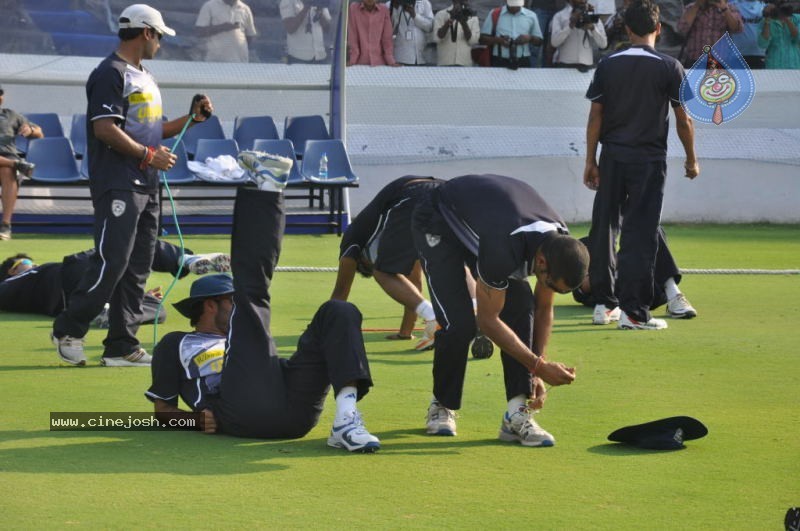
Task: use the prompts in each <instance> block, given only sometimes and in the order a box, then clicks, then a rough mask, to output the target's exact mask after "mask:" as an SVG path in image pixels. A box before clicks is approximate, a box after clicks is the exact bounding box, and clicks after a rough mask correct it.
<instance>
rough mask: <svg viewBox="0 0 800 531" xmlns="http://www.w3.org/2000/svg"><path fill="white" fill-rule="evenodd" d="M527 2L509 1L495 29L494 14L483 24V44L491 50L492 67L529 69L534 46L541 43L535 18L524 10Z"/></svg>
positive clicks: (528, 11)
mask: <svg viewBox="0 0 800 531" xmlns="http://www.w3.org/2000/svg"><path fill="white" fill-rule="evenodd" d="M524 5H525V0H506V5H505V6H503V7H502V9H501V10H500V16H499V17H498V18H497V25H496V26H495V24H494V20H493V19H492V12H489V16H488V17H486V20H485V21H484V22H483V28H481V38H480V43H481V44H486V45H489V46H491V47H492V66H501V67H506V68H511V69H516V68H530V67H531V66H532V65H531V48H530V47H531V45H534V46H538V45H540V44H541V43H542V30H541V28H540V27H539V19H537V18H536V14H535V13H534V12H533V11H531V10H529V9H525V8H524V7H523V6H524Z"/></svg>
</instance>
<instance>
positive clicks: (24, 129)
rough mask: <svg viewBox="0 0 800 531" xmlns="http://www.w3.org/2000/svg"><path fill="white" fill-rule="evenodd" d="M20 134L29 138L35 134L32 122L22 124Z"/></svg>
mask: <svg viewBox="0 0 800 531" xmlns="http://www.w3.org/2000/svg"><path fill="white" fill-rule="evenodd" d="M19 134H20V136H24V137H25V138H28V137H29V136H31V135H32V134H33V127H31V126H30V124H22V126H21V127H20V128H19Z"/></svg>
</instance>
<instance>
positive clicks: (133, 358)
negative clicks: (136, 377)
mask: <svg viewBox="0 0 800 531" xmlns="http://www.w3.org/2000/svg"><path fill="white" fill-rule="evenodd" d="M152 361H153V356H151V355H150V354H148V353H147V351H146V350H145V349H143V348H141V347H139V348H137V349H136V350H134V351H133V352H131V353H130V354H128V355H127V356H120V357H117V358H106V357H103V358H100V365H103V366H104V367H149V366H150V363H151V362H152Z"/></svg>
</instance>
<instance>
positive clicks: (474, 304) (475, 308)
mask: <svg viewBox="0 0 800 531" xmlns="http://www.w3.org/2000/svg"><path fill="white" fill-rule="evenodd" d="M477 312H478V299H472V313H477Z"/></svg>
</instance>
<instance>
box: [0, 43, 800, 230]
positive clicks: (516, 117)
mask: <svg viewBox="0 0 800 531" xmlns="http://www.w3.org/2000/svg"><path fill="white" fill-rule="evenodd" d="M96 64H97V60H96V59H87V58H74V57H61V58H58V57H52V56H22V55H2V54H0V73H1V74H0V83H2V84H3V85H4V88H5V90H6V94H7V96H6V104H5V105H6V106H7V107H10V108H13V109H15V110H18V111H20V112H57V113H58V114H59V115H60V116H61V117H62V122H64V127H65V131H68V128H69V119H70V116H71V115H72V114H73V113H80V112H85V105H86V103H85V94H84V83H85V80H86V78H87V76H88V75H89V73H90V72H91V70H92V68H94V66H95V65H96ZM148 67H149V68H150V69H151V70H152V71H153V72H154V74H155V75H156V77H157V78H158V79H159V82H160V84H161V87H162V95H163V98H164V109H165V113H166V114H167V115H168V116H179V115H181V114H183V113H185V112H186V110H187V109H188V104H189V101H190V99H191V97H192V95H193V94H195V93H196V92H207V93H209V94H210V95H211V96H212V98H213V100H214V104H215V107H216V112H217V114H218V115H219V116H220V118H221V119H222V120H223V125H224V127H225V128H226V132H227V133H228V134H230V132H231V130H232V124H233V119H234V118H235V117H236V116H237V115H255V114H269V115H272V116H273V117H274V118H275V119H276V122H278V128H279V130H280V129H282V121H283V117H284V116H287V115H288V116H291V115H300V114H323V115H324V114H326V113H327V111H328V94H327V91H326V90H325V87H326V85H327V82H328V78H329V69H328V68H327V67H322V66H304V65H292V66H287V65H219V64H206V63H189V62H175V61H170V62H167V61H150V62H149V64H148ZM753 74H754V77H755V81H756V84H757V93H756V96H755V99H754V101H753V104H752V105H751V107H750V108H749V109H748V110H747V111H746V112H745V113H744V114H743V115H742V116H740V117H739V118H737V119H736V120H734V121H732V122H730V123H725V124H723V125H722V126H709V125H706V124H697V146H698V153H699V157H700V162H701V168H702V173H701V175H700V177H699V178H698V179H696V180H695V181H689V180H687V179H685V178H683V177H682V173H681V169H682V155H683V154H682V148H681V146H680V143H679V142H678V140H677V138H676V136H675V134H674V131H673V132H672V133H671V136H670V145H669V153H670V157H671V158H670V159H669V161H668V162H669V177H668V182H667V196H666V201H665V205H664V211H663V217H664V219H665V220H666V221H672V222H699V221H705V222H756V221H759V222H760V221H765V222H775V223H797V222H800V208H798V207H799V206H800V125H798V124H800V72H797V71H771V72H766V71H762V72H754V73H753ZM590 79H591V74H581V73H579V72H573V71H568V70H527V71H525V70H519V71H516V72H512V71H509V70H505V69H480V68H460V69H458V68H435V67H427V68H397V69H392V68H368V67H353V68H349V69H348V70H347V145H348V150H349V152H350V154H351V158H352V162H353V165H354V168H355V171H356V173H357V174H358V175H359V176H360V178H361V187H360V188H358V189H356V190H353V191H351V193H350V202H351V211H352V212H353V214H355V213H357V212H358V211H360V209H361V208H363V206H364V205H365V204H366V203H367V202H368V201H369V200H370V199H371V198H372V197H373V196H374V194H375V192H376V191H377V190H378V189H380V188H381V187H382V186H383V185H384V184H385V183H387V182H388V181H390V180H392V179H394V178H396V177H398V176H401V175H407V174H417V175H435V176H437V177H443V178H448V177H454V176H457V175H463V174H467V173H499V174H506V175H511V176H514V177H517V178H520V179H524V180H526V181H527V182H529V183H530V184H531V185H533V186H534V187H536V188H537V189H538V190H539V191H540V192H542V194H543V195H544V196H545V197H546V198H547V199H548V201H550V202H551V203H552V204H553V206H554V207H555V208H556V209H557V210H559V211H560V212H562V214H563V215H564V216H565V217H566V218H567V219H568V220H570V221H585V220H588V219H589V217H590V213H591V203H592V193H591V192H590V191H589V190H587V189H586V188H585V187H584V186H583V184H582V172H583V158H584V154H585V123H586V116H587V112H588V108H589V104H588V102H587V101H586V100H585V99H584V97H583V94H584V93H585V91H586V88H587V86H588V84H589V81H590Z"/></svg>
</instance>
